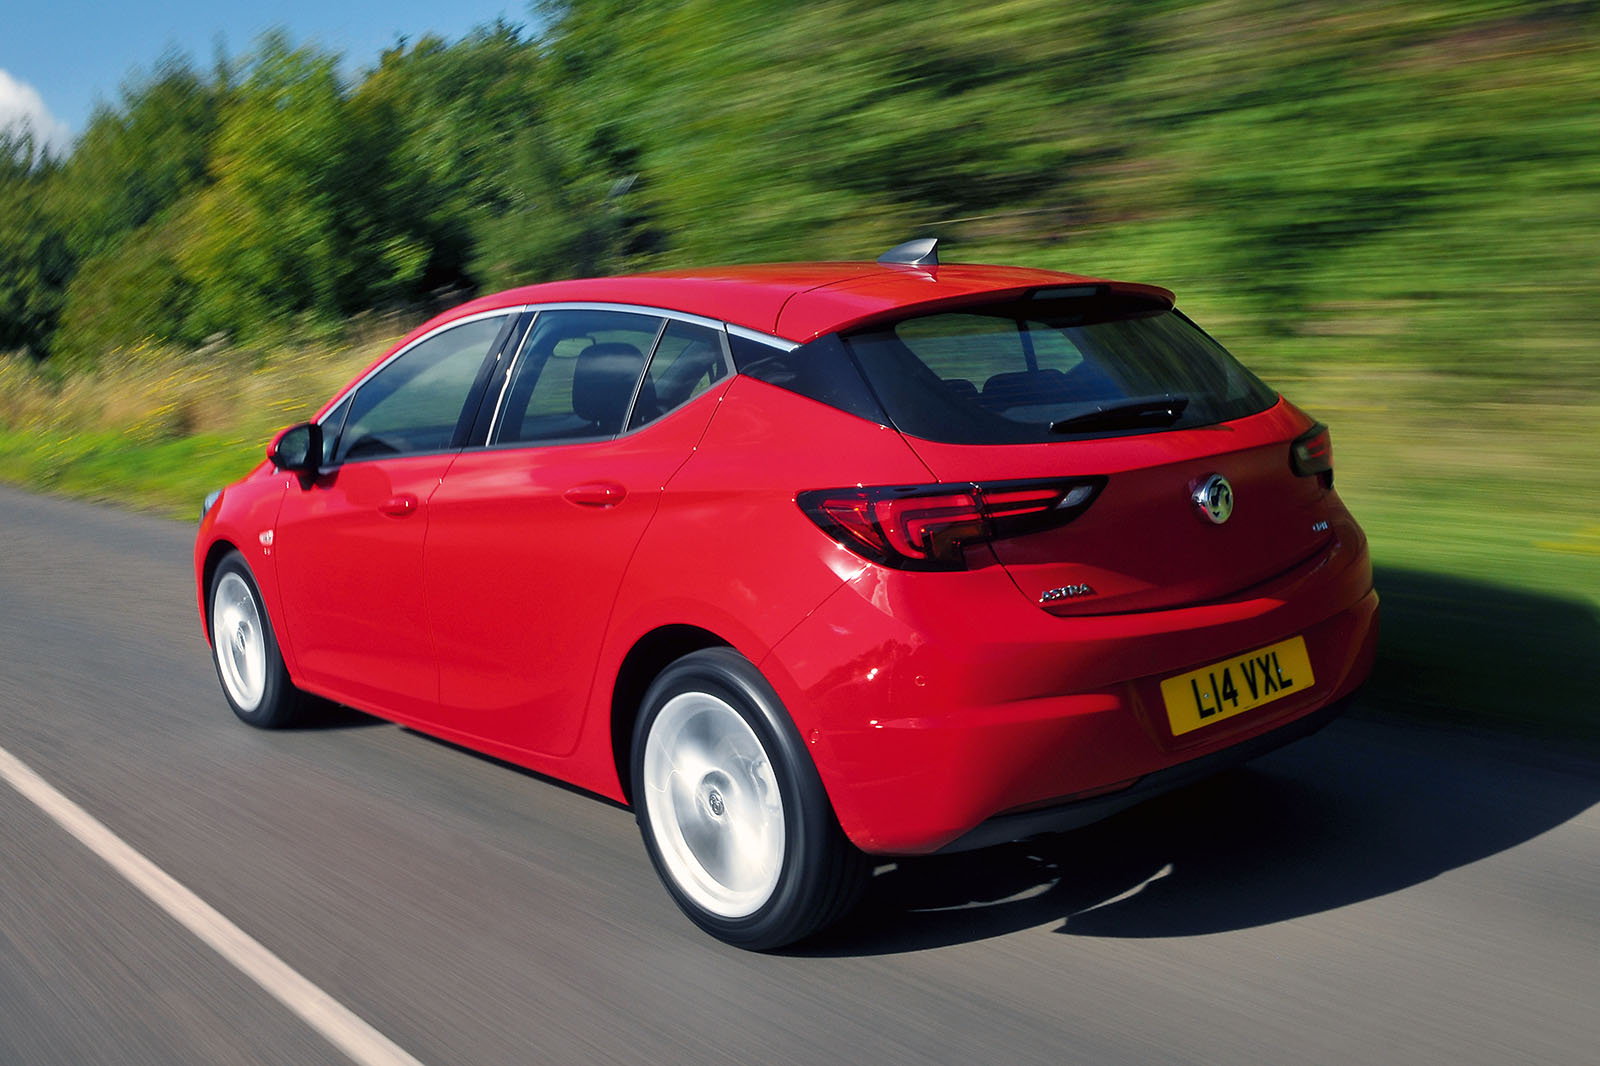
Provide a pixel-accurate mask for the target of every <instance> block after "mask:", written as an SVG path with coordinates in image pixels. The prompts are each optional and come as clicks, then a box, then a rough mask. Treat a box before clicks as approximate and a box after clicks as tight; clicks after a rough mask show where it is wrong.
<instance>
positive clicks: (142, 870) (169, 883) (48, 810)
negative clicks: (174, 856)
mask: <svg viewBox="0 0 1600 1066" xmlns="http://www.w3.org/2000/svg"><path fill="white" fill-rule="evenodd" d="M0 779H4V780H5V782H6V783H7V784H8V785H10V786H11V787H12V788H13V789H15V790H16V791H17V792H18V793H19V794H20V795H21V796H22V797H23V798H24V799H26V800H28V801H29V802H30V803H32V804H33V805H34V806H35V807H37V808H39V810H41V811H43V812H44V813H45V814H46V815H47V816H49V818H50V819H51V820H52V821H53V822H55V823H56V824H57V825H59V826H60V827H61V828H62V829H64V830H66V832H67V833H68V834H69V835H71V836H72V837H74V838H75V839H76V840H77V841H78V842H79V843H80V844H82V845H83V846H84V847H86V848H88V849H89V850H90V851H92V852H94V854H95V855H97V856H99V857H100V858H101V859H102V860H103V861H104V862H105V863H107V864H108V865H109V866H110V867H111V868H112V869H113V870H115V871H116V872H117V873H118V874H120V875H121V876H122V878H123V879H124V880H125V881H127V882H128V883H129V884H130V885H132V886H133V887H134V888H136V889H138V890H139V892H140V893H141V894H142V895H143V896H144V897H145V898H146V899H148V900H149V901H150V902H152V903H154V904H155V905H156V906H157V907H159V908H161V910H163V911H165V912H166V914H167V915H168V916H169V917H170V918H172V919H173V920H174V921H176V922H177V923H178V924H179V925H181V926H183V927H184V928H185V929H187V930H189V932H191V933H193V934H194V935H195V936H197V937H199V938H200V939H201V940H202V941H204V942H205V943H206V944H207V945H209V946H210V947H211V948H212V950H214V951H215V952H216V953H217V954H219V955H221V956H222V957H223V958H224V959H225V960H227V961H228V962H230V963H232V964H233V966H234V967H235V968H236V969H238V970H239V972H241V973H243V974H244V975H245V976H246V977H248V978H250V979H251V980H252V981H254V982H255V983H256V984H257V985H259V986H260V987H261V989H262V990H263V991H265V992H266V993H267V994H268V995H270V996H272V998H274V999H276V1000H277V1001H278V1002H279V1003H281V1004H283V1005H284V1006H285V1007H287V1008H288V1009H289V1010H290V1011H292V1012H293V1013H294V1014H295V1015H296V1016H297V1017H299V1018H300V1020H301V1021H303V1022H305V1023H306V1024H307V1025H309V1026H310V1027H311V1028H312V1029H314V1030H316V1031H317V1032H318V1033H319V1034H321V1035H322V1037H323V1038H324V1039H326V1040H327V1041H328V1042H329V1043H331V1044H332V1045H333V1046H334V1047H336V1048H338V1049H339V1050H340V1051H342V1052H344V1054H345V1055H347V1056H348V1057H349V1058H350V1059H352V1060H353V1061H355V1062H356V1063H358V1064H359V1066H422V1063H421V1062H420V1061H418V1060H417V1059H415V1058H413V1057H412V1056H411V1055H410V1054H408V1053H407V1052H406V1051H405V1050H404V1049H403V1048H401V1047H400V1046H399V1045H398V1044H396V1043H395V1042H394V1041H392V1040H390V1039H389V1038H388V1037H386V1036H384V1035H383V1034H382V1033H380V1032H379V1031H378V1030H377V1029H375V1028H373V1027H372V1026H371V1025H370V1024H369V1023H367V1022H366V1021H365V1020H363V1019H362V1018H361V1017H360V1016H359V1015H357V1014H356V1013H355V1012H354V1011H352V1010H350V1008H348V1007H346V1006H345V1005H344V1004H343V1003H340V1002H339V1001H338V1000H336V999H334V998H333V997H332V996H330V995H329V994H328V993H326V992H324V991H323V990H322V989H321V988H319V987H318V986H317V985H315V984H313V983H312V982H311V981H310V980H308V979H307V978H306V977H304V976H302V975H301V974H300V972H299V971H297V970H295V969H294V968H293V967H291V966H290V965H289V964H288V963H286V962H284V961H283V960H282V959H280V958H278V956H276V955H274V954H273V953H272V952H271V951H269V950H268V949H267V948H266V947H265V946H264V945H262V943H261V942H260V941H258V940H256V939H255V938H254V937H252V936H251V935H250V934H249V933H246V932H245V931H244V930H243V929H240V928H239V927H238V926H237V925H235V924H234V923H233V922H232V921H230V920H229V919H228V918H227V916H225V915H224V914H223V913H222V912H221V911H219V910H217V909H216V908H215V907H213V906H211V904H209V903H207V902H206V901H205V900H203V899H201V898H200V897H199V896H197V895H195V894H194V893H193V892H192V891H190V890H189V889H188V888H185V887H184V886H183V885H182V884H181V883H180V882H179V881H178V880H177V879H176V878H174V877H173V876H172V875H171V874H169V873H167V872H166V871H165V870H163V869H161V867H159V866H157V865H156V864H155V863H153V862H151V861H150V860H149V859H147V858H145V857H144V856H143V855H142V854H140V853H139V852H138V851H136V850H134V848H133V847H132V845H130V844H128V843H127V842H126V841H124V840H123V839H122V838H121V837H119V836H117V835H116V834H115V833H113V832H112V831H111V830H110V829H108V828H106V826H105V825H104V824H103V823H102V822H100V821H99V820H98V819H96V818H95V817H94V816H93V815H92V814H90V813H89V812H88V811H86V810H84V809H83V808H82V807H80V806H78V804H76V803H74V802H73V801H72V800H70V799H68V798H67V797H66V796H65V795H63V794H62V793H61V792H60V791H59V790H58V789H57V788H56V787H55V786H54V785H52V784H50V782H48V781H46V780H45V779H44V778H43V777H40V776H39V774H38V773H36V772H35V771H34V770H33V769H32V768H31V767H29V766H28V765H27V764H26V763H24V762H23V761H22V760H21V759H19V758H17V757H16V756H15V755H13V754H11V753H10V752H9V751H7V750H6V749H5V748H0Z"/></svg>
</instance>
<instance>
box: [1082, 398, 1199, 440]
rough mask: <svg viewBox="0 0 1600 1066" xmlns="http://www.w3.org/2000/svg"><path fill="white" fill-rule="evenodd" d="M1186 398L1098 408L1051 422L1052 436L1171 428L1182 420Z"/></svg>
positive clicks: (1146, 400)
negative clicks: (1099, 430)
mask: <svg viewBox="0 0 1600 1066" xmlns="http://www.w3.org/2000/svg"><path fill="white" fill-rule="evenodd" d="M1188 406H1189V397H1187V396H1159V397H1156V398H1155V399H1142V400H1130V401H1128V402H1127V403H1119V404H1113V405H1111V406H1109V407H1097V408H1095V409H1094V410H1093V411H1089V412H1086V413H1084V414H1081V415H1073V416H1072V417H1071V418H1063V419H1062V420H1061V421H1059V422H1052V423H1050V432H1052V433H1088V432H1093V431H1094V430H1098V429H1144V428H1145V427H1147V426H1148V427H1152V428H1158V427H1164V426H1170V425H1172V424H1173V423H1174V422H1176V421H1177V420H1178V419H1180V418H1182V417H1183V409H1184V408H1185V407H1188Z"/></svg>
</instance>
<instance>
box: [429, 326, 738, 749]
mask: <svg viewBox="0 0 1600 1066" xmlns="http://www.w3.org/2000/svg"><path fill="white" fill-rule="evenodd" d="M652 352H653V353H654V356H653V358H651V359H650V360H649V370H648V372H646V362H647V357H650V356H651V353H652ZM727 376H728V370H727V358H726V350H725V344H724V341H723V335H722V333H721V331H720V330H718V329H715V328H712V327H711V326H710V325H709V324H706V323H691V322H686V321H680V320H675V319H674V320H669V319H667V318H664V317H662V316H658V315H653V314H645V313H633V312H622V311H616V310H585V309H560V310H547V311H543V312H541V313H540V314H539V316H538V318H537V319H535V321H534V324H533V326H532V329H531V330H530V331H529V333H528V339H527V341H526V343H525V344H524V345H523V349H522V351H521V352H520V354H518V356H517V358H516V363H515V365H514V367H513V368H512V372H511V377H510V379H509V381H508V383H507V387H506V389H505V397H504V400H503V402H502V404H501V407H500V410H499V412H498V414H497V416H496V419H495V426H494V430H493V435H492V438H491V440H490V444H489V447H488V448H486V449H480V450H473V451H468V452H465V453H463V454H462V455H461V456H460V458H459V459H458V460H457V461H456V462H455V464H454V465H453V466H452V467H451V469H450V472H449V474H448V476H447V477H446V478H445V480H444V484H443V485H442V486H440V488H439V490H438V492H437V493H435V494H434V496H433V499H432V501H431V504H430V527H429V534H428V546H427V559H426V565H425V571H426V574H425V586H426V589H427V596H428V603H429V610H430V617H431V620H432V629H433V632H434V634H435V640H436V643H437V647H438V653H439V662H440V675H439V676H440V680H439V685H440V688H439V693H440V707H441V709H440V714H439V724H440V725H441V727H443V728H444V729H446V730H449V731H450V732H452V733H454V734H456V735H458V736H461V737H463V738H475V739H483V740H489V741H493V742H495V743H500V744H506V745H510V746H512V747H515V748H518V749H520V750H523V751H529V752H535V753H539V754H543V755H555V756H560V755H565V754H568V753H569V752H570V751H571V750H572V749H573V747H574V746H575V745H576V743H577V739H578V732H579V729H580V726H581V724H582V721H583V710H584V707H585V705H586V702H587V699H588V694H589V687H590V684H591V682H592V680H593V677H594V667H595V663H596V661H597V659H598V657H599V654H600V645H601V640H602V638H603V636H604V634H605V629H606V623H607V620H608V618H609V617H610V612H611V605H612V603H613V602H614V600H615V599H616V593H617V588H618V585H619V583H620V582H621V579H622V575H623V572H624V571H625V570H626V568H627V566H628V562H629V560H630V559H631V558H632V555H633V550H634V548H635V547H636V546H637V545H638V543H639V539H640V538H641V537H642V536H643V534H644V531H645V527H646V526H647V525H648V523H649V521H650V519H651V517H652V516H653V515H654V514H655V510H656V505H657V503H658V502H659V500H660V496H661V490H662V487H663V486H664V485H665V484H666V482H667V481H668V479H670V478H671V476H672V474H673V473H674V472H675V471H676V470H677V469H678V468H679V467H680V466H681V465H682V464H683V463H684V462H685V461H686V460H687V459H688V457H689V455H690V454H691V453H692V452H693V450H694V447H695V444H696V443H697V442H698V441H699V439H700V437H701V435H702V434H703V433H704V431H705V427H706V424H707V422H709V420H710V417H711V412H712V410H713V409H714V407H715V403H714V401H713V399H712V397H711V396H709V395H707V393H708V391H709V390H711V389H713V388H714V387H715V386H717V385H718V384H721V383H725V382H726V380H727ZM702 397H703V398H704V399H703V400H702V399H701V398H702ZM697 400H700V401H701V402H698V403H697V402H696V401H697Z"/></svg>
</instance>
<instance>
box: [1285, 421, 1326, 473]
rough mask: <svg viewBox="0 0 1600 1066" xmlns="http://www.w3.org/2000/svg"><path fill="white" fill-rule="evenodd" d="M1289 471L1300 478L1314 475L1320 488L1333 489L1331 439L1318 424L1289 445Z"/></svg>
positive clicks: (1321, 425)
mask: <svg viewBox="0 0 1600 1066" xmlns="http://www.w3.org/2000/svg"><path fill="white" fill-rule="evenodd" d="M1289 469H1291V470H1293V471H1294V472H1295V473H1296V474H1298V475H1299V476H1300V477H1311V476H1312V475H1313V474H1314V475H1316V478H1317V480H1318V481H1320V482H1322V487H1323V488H1325V489H1330V488H1332V487H1333V437H1332V435H1331V434H1330V433H1329V432H1328V427H1327V426H1325V425H1323V424H1322V423H1321V422H1318V423H1317V424H1316V425H1314V426H1312V427H1311V428H1310V429H1308V430H1306V431H1305V432H1304V433H1302V434H1301V435H1300V436H1299V437H1297V438H1295V442H1294V443H1293V444H1291V445H1289Z"/></svg>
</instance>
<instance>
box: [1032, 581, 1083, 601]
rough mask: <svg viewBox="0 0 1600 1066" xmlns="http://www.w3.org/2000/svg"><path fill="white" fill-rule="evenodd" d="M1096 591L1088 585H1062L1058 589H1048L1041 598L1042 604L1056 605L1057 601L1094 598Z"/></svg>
mask: <svg viewBox="0 0 1600 1066" xmlns="http://www.w3.org/2000/svg"><path fill="white" fill-rule="evenodd" d="M1093 595H1094V589H1092V588H1090V587H1089V586H1088V585H1062V586H1061V587H1060V588H1058V589H1046V590H1045V591H1044V593H1043V594H1042V595H1040V597H1039V602H1040V603H1054V602H1055V601H1056V600H1075V599H1077V598H1078V597H1079V596H1093Z"/></svg>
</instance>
